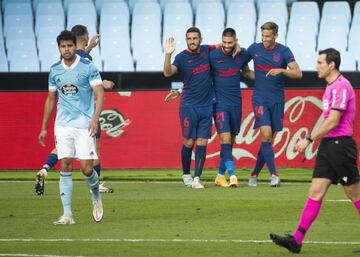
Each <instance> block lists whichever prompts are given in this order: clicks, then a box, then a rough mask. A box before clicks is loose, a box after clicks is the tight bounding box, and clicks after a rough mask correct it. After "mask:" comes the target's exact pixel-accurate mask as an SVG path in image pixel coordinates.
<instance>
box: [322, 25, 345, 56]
mask: <svg viewBox="0 0 360 257" xmlns="http://www.w3.org/2000/svg"><path fill="white" fill-rule="evenodd" d="M341 31H342V30H341V29H340V30H337V29H336V27H332V28H331V27H329V28H328V30H321V31H320V32H319V37H318V46H317V49H318V50H323V49H326V48H329V47H332V48H335V49H337V50H338V51H340V52H345V51H346V49H347V45H348V41H347V36H346V34H345V33H344V32H341Z"/></svg>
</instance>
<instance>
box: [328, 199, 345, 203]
mask: <svg viewBox="0 0 360 257" xmlns="http://www.w3.org/2000/svg"><path fill="white" fill-rule="evenodd" d="M325 202H351V201H350V200H349V199H339V200H325Z"/></svg>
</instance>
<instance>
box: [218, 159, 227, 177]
mask: <svg viewBox="0 0 360 257" xmlns="http://www.w3.org/2000/svg"><path fill="white" fill-rule="evenodd" d="M225 171H226V165H225V162H224V159H223V158H222V157H220V164H219V171H218V176H224V175H225Z"/></svg>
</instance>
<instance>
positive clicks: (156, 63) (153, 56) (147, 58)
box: [136, 51, 164, 72]
mask: <svg viewBox="0 0 360 257" xmlns="http://www.w3.org/2000/svg"><path fill="white" fill-rule="evenodd" d="M163 67H164V54H163V53H162V52H157V51H156V52H153V53H148V54H146V55H144V56H143V58H141V59H139V60H138V61H137V62H136V71H157V72H159V71H162V70H163Z"/></svg>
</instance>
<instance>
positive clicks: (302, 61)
mask: <svg viewBox="0 0 360 257" xmlns="http://www.w3.org/2000/svg"><path fill="white" fill-rule="evenodd" d="M294 55H295V60H296V62H297V63H298V64H299V66H300V69H301V70H302V71H315V70H316V68H315V67H316V60H317V56H318V54H317V52H315V51H314V52H311V51H303V52H301V53H300V52H299V53H294Z"/></svg>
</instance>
